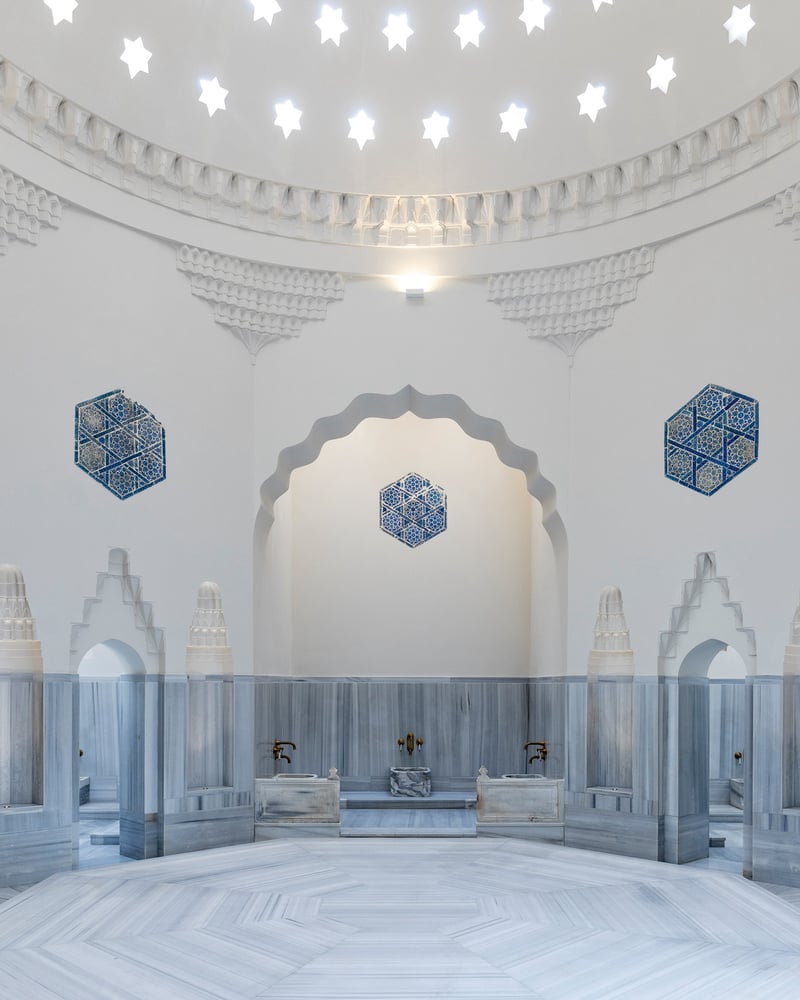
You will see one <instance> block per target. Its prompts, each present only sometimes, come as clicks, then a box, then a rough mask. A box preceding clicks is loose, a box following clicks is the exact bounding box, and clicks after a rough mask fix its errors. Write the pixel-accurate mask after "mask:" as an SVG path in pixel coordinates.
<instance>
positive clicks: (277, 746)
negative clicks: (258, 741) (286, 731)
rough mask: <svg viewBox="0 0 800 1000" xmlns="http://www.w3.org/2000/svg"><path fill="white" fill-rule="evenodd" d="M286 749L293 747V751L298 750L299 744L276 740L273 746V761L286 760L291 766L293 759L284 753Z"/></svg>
mask: <svg viewBox="0 0 800 1000" xmlns="http://www.w3.org/2000/svg"><path fill="white" fill-rule="evenodd" d="M284 747H291V748H292V750H296V749H297V744H296V743H293V742H292V741H291V740H275V741H274V742H273V744H272V759H273V760H286V761H288V762H289V763H290V764H291V763H292V758H291V757H287V756H286V754H285V753H284V752H283V748H284Z"/></svg>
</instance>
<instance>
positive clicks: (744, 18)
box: [723, 4, 756, 45]
mask: <svg viewBox="0 0 800 1000" xmlns="http://www.w3.org/2000/svg"><path fill="white" fill-rule="evenodd" d="M755 26H756V22H755V21H754V20H753V19H752V17H750V4H747V5H746V6H745V7H732V8H731V16H730V17H729V18H728V20H727V21H726V22H725V24H724V25H723V27H724V28H725V30H726V31H727V32H728V42H729V43H730V44H731V45H733V43H734V42H741V43H742V45H747V36H748V34H749V33H750V30H751V28H755Z"/></svg>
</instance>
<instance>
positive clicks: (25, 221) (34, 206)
mask: <svg viewBox="0 0 800 1000" xmlns="http://www.w3.org/2000/svg"><path fill="white" fill-rule="evenodd" d="M60 222H61V202H60V201H59V200H58V198H57V197H56V196H55V195H54V194H50V192H49V191H45V190H43V189H42V188H37V187H35V186H34V185H33V184H29V183H28V182H27V181H25V180H23V179H22V178H21V177H17V176H16V175H15V174H12V173H11V172H10V171H8V170H3V168H2V167H0V254H4V253H5V252H6V250H7V249H8V245H9V243H10V242H12V241H13V240H19V242H21V243H32V244H34V245H35V244H36V243H38V242H39V232H40V230H41V229H42V227H45V228H53V229H56V228H58V226H59V224H60Z"/></svg>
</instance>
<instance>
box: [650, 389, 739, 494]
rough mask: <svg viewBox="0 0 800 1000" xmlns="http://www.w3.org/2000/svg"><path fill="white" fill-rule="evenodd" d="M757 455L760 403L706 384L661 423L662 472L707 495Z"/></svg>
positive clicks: (737, 473) (737, 393) (735, 474)
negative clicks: (662, 435)
mask: <svg viewBox="0 0 800 1000" xmlns="http://www.w3.org/2000/svg"><path fill="white" fill-rule="evenodd" d="M757 459H758V403H757V402H756V400H755V399H752V398H751V397H750V396H743V395H742V394H741V393H739V392H733V390H731V389H724V388H723V387H722V386H721V385H707V386H704V387H703V388H702V389H701V390H700V392H698V393H697V395H696V396H693V397H692V398H691V399H690V400H689V402H688V403H686V404H685V405H684V406H682V407H681V408H680V409H679V410H678V411H677V412H676V413H673V414H672V416H671V417H670V418H669V419H668V420H667V421H666V422H665V424H664V475H665V476H666V477H667V479H673V480H674V481H675V482H676V483H680V484H681V486H688V487H689V489H691V490H696V491H697V492H698V493H704V494H705V495H706V496H711V494H712V493H716V492H717V490H720V489H722V487H723V486H724V485H725V484H726V483H728V482H730V481H731V479H733V477H734V476H738V475H739V473H740V472H743V471H744V470H745V469H746V468H747V467H748V466H750V465H753V463H754V462H755V461H756V460H757Z"/></svg>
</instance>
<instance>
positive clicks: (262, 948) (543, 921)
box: [0, 838, 800, 1000]
mask: <svg viewBox="0 0 800 1000" xmlns="http://www.w3.org/2000/svg"><path fill="white" fill-rule="evenodd" d="M798 981H800V911H799V910H798V909H796V908H795V907H794V906H792V905H790V904H789V903H788V902H786V901H784V900H783V899H781V898H780V897H778V896H776V895H772V894H771V893H769V892H767V891H766V890H765V889H763V888H761V887H760V886H758V885H753V884H752V883H749V882H747V881H745V880H744V879H742V878H738V877H735V876H731V875H728V874H725V873H721V872H715V871H708V870H705V869H702V868H690V867H673V866H671V865H659V864H655V863H652V862H646V861H639V860H636V859H631V858H620V857H615V856H611V855H603V854H596V853H590V852H585V851H576V850H570V849H568V848H563V847H552V846H548V845H543V844H537V843H534V842H529V841H521V840H499V839H497V840H496V839H494V838H492V839H488V838H487V839H486V840H483V839H480V838H479V839H477V840H470V839H460V840H459V839H448V840H438V841H437V840H380V839H376V840H345V839H341V840H340V839H336V838H314V839H308V840H294V841H268V842H261V843H257V844H251V845H247V846H244V847H234V848H226V849H223V850H217V851H207V852H204V853H199V854H187V855H180V856H177V857H171V858H159V859H156V860H152V861H140V862H132V863H130V864H126V865H122V866H116V867H113V868H106V869H91V870H88V871H82V872H73V873H69V874H64V875H57V876H53V877H52V878H50V879H48V880H47V881H46V882H43V883H41V884H40V885H38V886H35V887H33V888H31V889H28V890H26V891H25V892H22V893H19V894H15V895H14V896H13V897H12V898H10V899H8V900H7V901H6V902H4V903H1V904H0V997H2V998H3V1000H45V998H46V1000H54V998H62V1000H133V998H136V1000H145V998H146V1000H217V998H219V1000H243V998H254V1000H255V998H263V1000H300V998H307V1000H312V998H325V1000H367V998H369V1000H400V998H402V1000H408V998H409V997H414V998H423V1000H427V998H434V997H444V996H447V997H456V998H477V997H480V998H485V1000H514V998H517V997H526V998H529V1000H530V998H547V1000H595V998H596V1000H601V998H602V1000H611V998H620V997H626V998H637V1000H640V998H646V1000H650V998H654V1000H656V998H674V1000H678V998H680V1000H685V998H702V1000H715V998H720V1000H721V998H725V1000H735V998H747V1000H754V998H758V1000H768V998H771V997H776V998H777V997H784V998H786V997H791V996H797V995H798V990H797V983H798Z"/></svg>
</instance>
